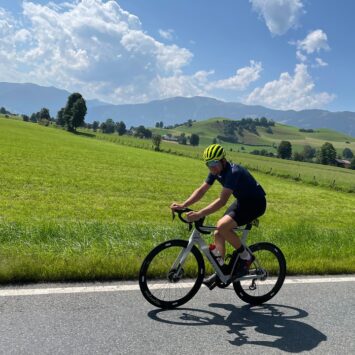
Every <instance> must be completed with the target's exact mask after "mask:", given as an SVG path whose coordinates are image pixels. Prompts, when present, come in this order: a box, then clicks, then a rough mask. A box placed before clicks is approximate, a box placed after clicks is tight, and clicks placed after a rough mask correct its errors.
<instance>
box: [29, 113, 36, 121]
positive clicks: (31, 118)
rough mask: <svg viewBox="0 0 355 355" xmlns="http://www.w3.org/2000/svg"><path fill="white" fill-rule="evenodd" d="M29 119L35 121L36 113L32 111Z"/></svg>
mask: <svg viewBox="0 0 355 355" xmlns="http://www.w3.org/2000/svg"><path fill="white" fill-rule="evenodd" d="M30 121H31V122H33V123H37V114H36V113H32V115H31V117H30Z"/></svg>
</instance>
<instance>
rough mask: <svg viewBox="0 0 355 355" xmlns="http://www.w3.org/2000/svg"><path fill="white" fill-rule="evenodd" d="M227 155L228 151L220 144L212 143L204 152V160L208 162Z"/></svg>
mask: <svg viewBox="0 0 355 355" xmlns="http://www.w3.org/2000/svg"><path fill="white" fill-rule="evenodd" d="M225 156H226V151H225V150H224V148H223V147H222V146H221V145H219V144H211V145H210V146H208V147H207V148H206V149H205V151H204V152H203V160H204V161H205V162H206V163H207V162H209V161H211V160H221V159H223V158H224V157H225Z"/></svg>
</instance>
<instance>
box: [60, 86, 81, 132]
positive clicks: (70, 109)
mask: <svg viewBox="0 0 355 355" xmlns="http://www.w3.org/2000/svg"><path fill="white" fill-rule="evenodd" d="M86 112H87V108H86V103H85V100H84V98H83V97H82V96H81V94H79V93H78V92H75V93H73V94H71V95H70V96H69V97H68V100H67V104H66V106H65V107H64V109H63V112H62V118H63V120H64V122H65V126H66V127H67V129H68V131H72V132H75V131H76V129H77V128H78V127H80V126H81V125H82V124H83V123H84V119H85V115H86Z"/></svg>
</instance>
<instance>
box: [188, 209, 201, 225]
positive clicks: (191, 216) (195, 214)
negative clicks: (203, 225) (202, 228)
mask: <svg viewBox="0 0 355 355" xmlns="http://www.w3.org/2000/svg"><path fill="white" fill-rule="evenodd" d="M202 217H203V216H201V215H200V213H199V212H194V211H191V212H188V213H186V219H187V220H188V221H189V222H194V221H198V220H199V219H201V218H202Z"/></svg>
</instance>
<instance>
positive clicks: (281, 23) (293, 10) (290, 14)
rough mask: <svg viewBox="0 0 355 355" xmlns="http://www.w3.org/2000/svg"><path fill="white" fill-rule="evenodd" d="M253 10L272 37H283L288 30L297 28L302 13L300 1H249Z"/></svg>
mask: <svg viewBox="0 0 355 355" xmlns="http://www.w3.org/2000/svg"><path fill="white" fill-rule="evenodd" d="M249 1H250V2H251V4H252V8H253V10H255V11H256V12H258V13H259V15H260V16H261V17H263V18H264V20H265V23H266V26H267V27H268V29H269V31H270V32H271V33H272V34H273V35H283V34H285V33H286V32H287V31H288V30H289V29H290V28H295V27H297V26H298V21H299V17H300V16H301V15H302V14H303V13H304V10H303V4H302V1H301V0H249Z"/></svg>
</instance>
